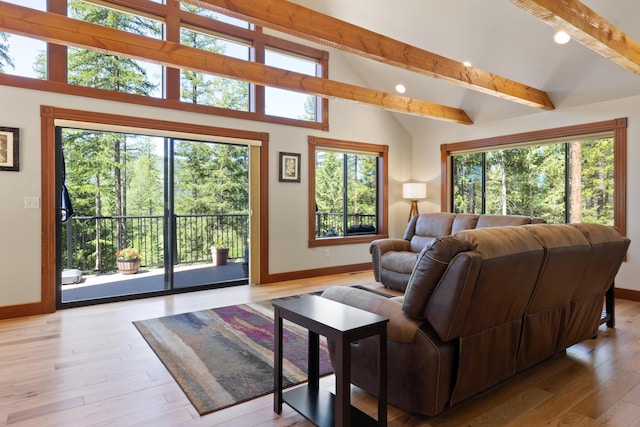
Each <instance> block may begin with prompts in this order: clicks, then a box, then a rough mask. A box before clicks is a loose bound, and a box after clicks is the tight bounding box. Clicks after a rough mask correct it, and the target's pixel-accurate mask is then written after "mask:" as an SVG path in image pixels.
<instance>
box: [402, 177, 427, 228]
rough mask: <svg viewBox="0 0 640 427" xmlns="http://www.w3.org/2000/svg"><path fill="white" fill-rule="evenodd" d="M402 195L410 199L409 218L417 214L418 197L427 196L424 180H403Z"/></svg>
mask: <svg viewBox="0 0 640 427" xmlns="http://www.w3.org/2000/svg"><path fill="white" fill-rule="evenodd" d="M402 197H403V198H404V199H410V200H411V210H410V211H409V220H411V217H412V216H414V215H418V199H424V198H426V197H427V184H426V183H424V182H405V183H404V184H402Z"/></svg>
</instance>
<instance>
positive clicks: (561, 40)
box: [553, 31, 571, 44]
mask: <svg viewBox="0 0 640 427" xmlns="http://www.w3.org/2000/svg"><path fill="white" fill-rule="evenodd" d="M553 40H555V42H556V43H558V44H567V43H569V40H571V36H570V35H569V34H567V33H565V32H564V31H558V32H557V33H556V34H555V35H554V36H553Z"/></svg>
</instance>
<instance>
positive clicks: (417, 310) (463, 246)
mask: <svg viewBox="0 0 640 427" xmlns="http://www.w3.org/2000/svg"><path fill="white" fill-rule="evenodd" d="M468 249H469V244H468V243H467V242H465V241H464V240H461V239H457V238H455V237H451V236H445V237H439V238H436V239H434V240H433V241H432V242H431V243H429V244H428V245H427V246H426V247H425V248H424V249H423V250H422V251H421V252H420V254H419V255H418V257H417V260H416V263H415V267H414V269H413V272H412V273H411V278H410V279H409V283H408V284H407V289H406V290H405V294H404V302H403V306H402V308H403V310H404V312H405V313H406V314H407V315H408V316H410V317H413V318H416V319H423V318H424V307H425V305H426V304H427V300H428V299H429V297H430V296H431V294H432V293H433V290H434V289H435V287H436V286H437V285H438V282H439V281H440V278H441V277H442V274H443V273H444V271H445V270H446V269H447V266H448V265H449V262H450V261H451V260H452V259H453V257H455V256H456V255H457V254H458V253H460V252H463V251H466V250H468Z"/></svg>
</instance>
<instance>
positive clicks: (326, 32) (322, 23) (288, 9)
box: [189, 0, 554, 110]
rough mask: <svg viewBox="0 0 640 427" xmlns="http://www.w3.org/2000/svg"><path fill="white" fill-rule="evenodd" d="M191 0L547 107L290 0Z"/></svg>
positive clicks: (517, 87)
mask: <svg viewBox="0 0 640 427" xmlns="http://www.w3.org/2000/svg"><path fill="white" fill-rule="evenodd" d="M344 1H348V0H344ZM189 3H191V4H193V5H196V6H199V7H203V8H207V9H210V10H213V11H216V12H220V13H224V14H232V15H233V16H235V17H237V18H240V19H245V20H248V21H250V22H253V23H255V24H257V25H261V26H264V27H267V28H272V29H274V30H277V31H281V32H284V33H287V34H291V35H294V36H296V37H300V38H303V39H305V40H310V41H313V42H315V43H320V44H323V45H326V46H330V47H333V48H335V49H338V50H342V51H345V52H349V53H352V54H356V55H360V56H362V57H365V58H369V59H372V60H375V61H378V62H382V63H385V64H388V65H392V66H395V67H398V68H403V69H406V70H409V71H413V72H416V73H420V74H423V75H425V76H429V77H433V78H436V79H439V80H443V81H446V82H448V83H452V84H454V85H457V86H462V87H465V88H468V89H472V90H476V91H479V92H482V93H486V94H489V95H493V96H496V97H499V98H502V99H507V100H509V101H513V102H518V103H520V104H524V105H528V106H531V107H536V108H541V109H544V110H553V109H554V107H553V103H552V102H551V100H550V99H549V96H548V95H547V94H546V93H545V92H543V91H541V90H538V89H535V88H532V87H530V86H527V85H524V84H522V83H518V82H516V81H513V80H509V79H507V78H504V77H500V76H497V75H495V74H492V73H489V72H486V71H482V70H479V69H477V68H474V67H465V66H464V65H463V64H462V63H460V62H458V61H454V60H452V59H449V58H446V57H444V56H440V55H437V54H435V53H432V52H428V51H426V50H423V49H420V48H417V47H415V46H411V45H409V44H406V43H403V42H400V41H397V40H394V39H392V38H389V37H386V36H383V35H381V34H378V33H375V32H373V31H369V30H367V29H364V28H362V27H358V26H356V25H353V24H350V23H348V22H345V21H341V20H339V19H336V18H333V17H331V16H328V15H325V14H322V13H320V12H316V11H314V10H312V9H309V8H306V7H303V6H300V5H297V4H294V3H291V2H289V1H286V0H189Z"/></svg>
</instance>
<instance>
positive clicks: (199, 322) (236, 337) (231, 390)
mask: <svg viewBox="0 0 640 427" xmlns="http://www.w3.org/2000/svg"><path fill="white" fill-rule="evenodd" d="M291 298H295V297H291ZM134 325H135V326H136V328H138V331H139V332H140V333H141V334H142V336H143V337H144V339H145V340H146V341H147V343H148V344H149V346H150V347H151V348H152V349H153V351H154V352H155V353H156V355H157V356H158V358H159V359H160V360H161V361H162V363H163V364H164V365H165V366H166V368H167V370H168V371H169V372H170V373H171V375H173V378H174V379H175V380H176V382H177V383H178V384H179V385H180V387H181V388H182V390H183V391H184V393H185V394H186V395H187V397H188V398H189V400H190V401H191V403H192V404H193V406H194V407H195V408H196V410H197V411H198V413H199V414H200V415H205V414H208V413H210V412H213V411H216V410H219V409H223V408H226V407H229V406H232V405H235V404H238V403H241V402H245V401H247V400H251V399H255V398H256V397H260V396H263V395H265V394H269V393H273V390H274V385H273V329H274V328H273V306H272V305H271V302H270V301H261V302H257V303H250V304H242V305H233V306H229V307H221V308H215V309H210V310H203V311H196V312H192V313H184V314H177V315H173V316H166V317H160V318H158V319H150V320H141V321H137V322H134ZM320 338H321V339H320V373H321V375H327V374H330V373H331V372H332V368H331V362H330V360H329V354H328V351H327V343H326V340H325V339H324V337H320ZM307 342H308V341H307V330H306V329H304V328H300V327H299V326H298V325H295V324H293V323H291V322H288V321H285V323H284V336H283V352H284V359H285V360H284V363H283V365H284V378H283V381H284V384H285V386H292V385H296V384H299V383H301V382H304V381H306V380H307Z"/></svg>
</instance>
